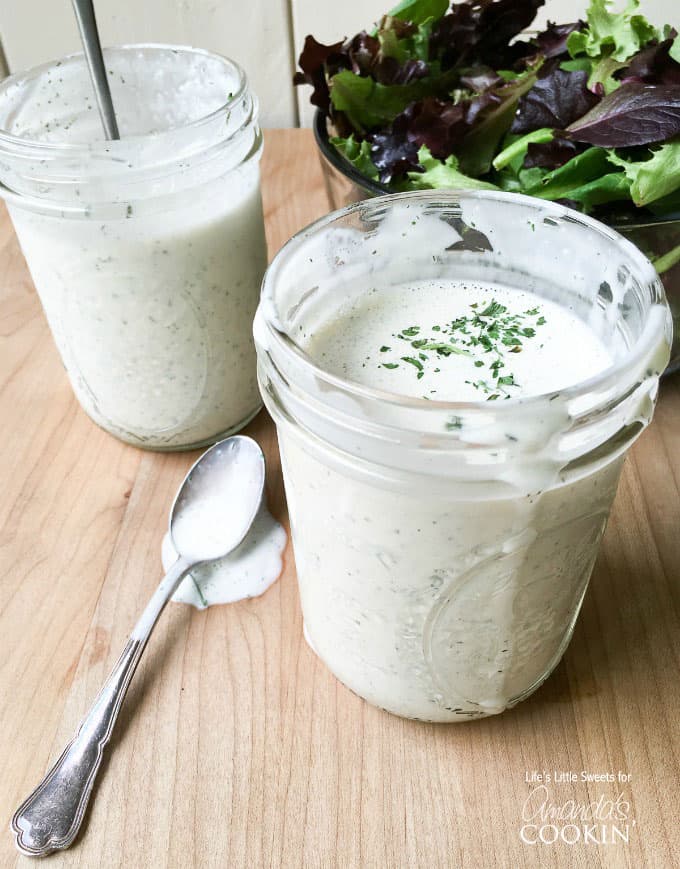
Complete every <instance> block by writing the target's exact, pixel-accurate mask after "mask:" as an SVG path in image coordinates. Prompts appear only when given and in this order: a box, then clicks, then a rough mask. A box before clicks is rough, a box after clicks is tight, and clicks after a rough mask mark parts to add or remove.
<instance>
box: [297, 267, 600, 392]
mask: <svg viewBox="0 0 680 869" xmlns="http://www.w3.org/2000/svg"><path fill="white" fill-rule="evenodd" d="M301 343H302V346H303V347H304V349H305V350H306V351H307V353H308V354H309V355H310V356H311V358H312V359H313V360H314V361H315V362H316V363H317V364H318V365H319V366H320V367H322V368H324V369H326V370H327V371H330V372H332V373H333V374H337V375H339V376H341V377H343V378H346V379H347V380H351V381H354V382H355V383H361V384H363V385H365V386H370V387H373V388H376V389H381V390H385V391H387V392H395V393H398V394H400V395H407V396H412V397H414V398H415V397H422V398H427V399H431V400H438V401H484V400H491V401H497V400H507V399H508V398H519V397H521V396H529V395H540V394H543V393H549V392H554V391H557V390H559V389H562V388H564V387H566V386H570V385H572V384H574V383H578V382H580V381H582V380H587V379H588V378H589V377H592V376H594V375H595V374H597V373H599V372H600V371H602V370H603V369H605V368H607V367H608V366H609V365H610V364H611V361H612V360H611V358H610V356H609V353H608V351H607V349H606V348H605V346H604V345H603V343H602V341H601V340H600V339H599V338H598V337H597V335H595V333H594V332H593V331H592V330H591V329H590V328H589V327H588V326H587V325H586V324H585V323H583V322H582V321H581V320H579V319H578V317H576V316H575V315H574V314H572V313H570V312H569V311H567V310H565V309H564V308H562V307H560V306H559V305H557V304H556V303H554V302H550V301H548V300H545V299H542V298H539V297H538V296H536V295H534V294H533V293H527V292H522V291H520V290H515V289H510V288H508V287H502V286H493V287H489V286H484V285H480V284H475V283H471V282H462V281H461V282H457V283H452V282H440V281H425V282H421V283H415V284H414V283H410V284H404V285H401V286H396V287H395V286H393V287H390V288H389V290H386V291H385V290H383V291H380V290H378V289H376V288H371V289H369V290H368V292H367V293H366V295H365V296H363V297H361V298H360V300H359V302H358V303H355V304H353V305H350V306H348V307H345V308H341V309H340V310H339V311H338V312H337V314H336V315H335V316H334V317H333V319H331V320H330V321H329V322H328V323H326V324H324V326H323V327H322V328H321V329H320V330H318V331H315V332H314V333H313V334H311V335H308V336H304V338H303V340H302V342H301ZM575 351H577V352H575Z"/></svg>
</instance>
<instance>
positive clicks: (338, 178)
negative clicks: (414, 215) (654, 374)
mask: <svg viewBox="0 0 680 869" xmlns="http://www.w3.org/2000/svg"><path fill="white" fill-rule="evenodd" d="M313 129H314V138H315V139H316V144H317V146H318V148H319V157H320V161H321V168H322V171H323V176H324V181H325V185H326V193H327V196H328V200H329V203H330V206H331V209H332V210H335V209H338V208H342V207H343V206H345V205H349V204H350V203H352V202H357V201H358V200H360V199H368V198H370V197H372V196H382V195H383V194H385V193H393V192H394V191H393V190H391V189H390V188H389V187H388V186H387V185H386V184H381V183H380V182H379V181H374V180H373V179H371V178H367V177H366V176H365V175H362V174H361V172H359V170H358V169H357V168H356V167H355V166H353V165H352V164H351V163H350V162H349V161H348V160H346V159H345V158H344V157H343V155H342V154H341V153H340V152H339V151H338V150H337V149H336V148H335V147H334V146H333V144H332V143H331V141H330V138H329V133H328V127H327V122H326V117H325V115H323V114H322V113H321V112H320V111H318V110H317V111H316V113H315V115H314V122H313ZM603 222H604V223H607V224H608V225H609V226H611V227H612V229H615V230H616V231H617V232H620V233H621V235H623V236H625V237H626V238H628V239H629V240H630V241H632V242H633V244H635V245H636V246H637V247H638V248H640V250H641V251H642V252H643V253H644V254H645V255H646V256H647V257H649V259H650V260H651V261H652V262H653V263H654V266H655V267H656V270H657V272H658V273H659V276H660V278H661V280H662V282H663V285H664V288H665V290H666V295H667V297H668V301H669V304H670V306H671V311H672V313H673V348H672V351H671V360H670V362H669V364H668V368H667V369H666V373H670V372H672V371H677V370H680V214H674V215H665V216H663V217H656V216H654V215H653V214H650V213H648V212H647V213H642V214H640V215H636V214H635V213H631V212H623V211H622V212H621V213H620V214H617V215H616V216H614V217H612V218H611V219H607V220H604V221H603Z"/></svg>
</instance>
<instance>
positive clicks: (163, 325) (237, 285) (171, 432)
mask: <svg viewBox="0 0 680 869" xmlns="http://www.w3.org/2000/svg"><path fill="white" fill-rule="evenodd" d="M104 57H105V64H106V70H107V73H108V77H109V83H110V86H111V92H112V97H113V102H114V106H115V110H116V115H117V118H118V123H119V127H120V131H121V136H122V138H121V139H120V140H116V141H106V140H104V138H103V132H102V127H101V122H100V119H99V115H98V113H97V108H96V104H95V101H94V94H93V92H92V86H91V83H90V79H89V75H88V71H87V66H86V64H85V61H84V59H83V56H82V54H75V55H71V56H69V57H66V58H64V59H62V60H59V61H56V62H54V63H49V64H46V65H44V66H40V67H37V68H36V69H33V70H30V71H29V72H26V73H20V74H18V75H14V76H11V77H10V78H8V79H5V81H3V82H2V83H1V84H0V184H1V185H2V186H0V195H2V196H3V197H4V199H5V201H6V203H7V206H8V209H9V213H10V216H11V218H12V222H13V224H14V228H15V230H16V234H17V236H18V238H19V242H20V244H21V248H22V250H23V253H24V256H25V258H26V262H27V264H28V267H29V270H30V272H31V276H32V278H33V281H34V283H35V287H36V289H37V291H38V294H39V295H40V299H41V301H42V304H43V307H44V310H45V314H46V316H47V320H48V322H49V325H50V328H51V330H52V334H53V336H54V340H55V342H56V345H57V347H58V349H59V352H60V354H61V358H62V360H63V363H64V366H65V368H66V371H67V373H68V376H69V379H70V381H71V385H72V387H73V390H74V392H75V394H76V396H77V398H78V400H79V402H80V404H81V405H82V407H83V409H84V410H85V412H86V413H87V414H88V415H89V416H90V417H91V418H92V419H93V420H94V421H95V422H96V423H97V424H98V425H100V426H102V427H103V428H104V429H106V430H107V431H109V432H110V433H111V434H113V435H115V436H116V437H118V438H120V439H122V440H124V441H127V442H128V443H131V444H135V445H137V446H140V447H147V448H150V449H159V450H173V449H185V448H186V449H188V448H192V447H196V446H201V445H203V444H207V443H210V442H212V441H214V440H217V439H219V438H221V437H222V436H223V435H226V434H228V433H231V432H234V431H237V430H238V429H240V428H241V427H242V426H243V425H245V424H246V423H247V422H248V421H249V420H250V419H251V418H252V417H253V416H254V415H255V414H256V413H257V411H258V409H259V407H260V398H259V393H258V390H257V383H256V373H255V349H254V346H253V340H252V319H253V316H254V313H255V309H256V306H257V300H258V295H259V288H260V282H261V279H262V274H263V272H264V269H265V267H266V258H267V254H266V242H265V234H264V222H263V216H262V203H261V197H260V177H259V161H260V155H261V153H262V136H261V133H260V129H259V127H258V122H257V101H256V99H255V97H254V96H253V94H252V93H251V91H250V89H249V86H248V82H247V79H246V76H245V74H244V72H243V70H242V69H241V68H240V67H239V66H238V65H237V64H236V63H234V62H233V61H231V60H227V59H226V58H223V57H219V56H217V55H215V54H210V53H208V52H206V51H200V50H198V49H194V48H187V47H179V46H168V45H130V46H123V47H120V48H111V49H107V50H105V52H104Z"/></svg>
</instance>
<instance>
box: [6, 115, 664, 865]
mask: <svg viewBox="0 0 680 869" xmlns="http://www.w3.org/2000/svg"><path fill="white" fill-rule="evenodd" d="M263 188H264V190H263V195H264V202H265V213H266V219H267V235H268V240H269V246H270V250H271V251H272V253H273V252H274V251H276V250H277V249H278V248H279V246H280V245H281V244H282V243H283V242H284V241H285V240H286V239H287V238H288V237H289V236H290V235H291V234H292V233H293V232H294V231H296V230H297V229H299V228H300V227H301V226H303V225H304V224H305V223H307V222H309V221H310V220H312V219H313V218H315V217H317V216H318V215H320V214H322V213H324V212H325V211H327V210H328V203H327V199H326V194H325V189H324V185H323V180H322V177H321V173H320V170H319V167H318V162H317V159H316V155H315V152H314V144H313V141H312V137H311V134H310V133H309V132H308V131H301V130H288V131H280V132H278V131H277V132H272V133H269V134H268V135H267V137H266V148H265V157H264V162H263ZM0 289H1V292H2V304H1V307H0V324H1V329H0V335H1V345H0V348H1V354H2V355H1V358H0V420H1V421H2V423H1V425H0V456H1V457H2V460H1V461H2V463H1V467H0V491H2V499H1V500H0V529H1V530H0V553H1V564H0V567H1V570H0V583H1V584H2V586H1V588H2V594H1V596H0V653H1V654H0V698H1V707H0V782H1V786H0V819H2V823H3V825H5V824H6V825H8V824H9V819H10V817H11V814H12V811H13V810H14V808H15V807H16V805H17V804H18V803H19V802H20V800H21V799H22V798H23V797H24V796H25V795H26V794H27V792H28V791H30V790H31V789H32V788H33V786H34V785H35V784H36V783H37V782H38V781H39V779H40V778H41V777H42V775H43V773H44V771H45V770H46V768H47V766H48V764H49V763H50V762H51V760H53V759H54V758H56V756H57V755H58V754H59V753H60V752H61V750H62V747H63V745H64V744H65V743H66V742H67V740H68V739H69V738H70V737H71V735H72V733H73V731H74V729H75V727H76V725H77V723H78V721H79V719H80V718H81V716H82V715H83V713H84V712H85V711H86V709H87V708H88V705H89V704H90V702H91V700H92V698H93V697H94V695H95V694H96V692H97V690H98V689H99V687H100V685H101V683H102V681H103V679H104V678H105V676H106V674H107V672H108V670H109V669H110V667H111V666H112V665H113V663H114V662H115V660H116V658H117V657H118V654H119V652H120V650H121V648H122V646H123V644H124V641H125V637H126V635H127V632H128V631H129V629H130V628H131V626H132V624H133V622H134V620H135V616H136V614H137V613H139V611H140V610H141V608H142V606H143V605H144V603H145V602H146V600H147V597H148V596H149V594H150V593H151V591H152V590H153V588H154V587H155V585H156V583H157V582H158V580H159V578H160V574H161V568H160V542H161V538H162V536H163V531H164V528H165V523H166V513H167V509H168V505H169V504H170V501H171V498H172V496H173V493H174V491H175V489H176V487H177V485H178V483H179V482H180V480H181V478H182V476H183V474H184V473H185V471H186V469H187V467H188V466H189V464H190V463H191V462H192V461H193V460H194V458H195V454H186V453H185V454H169V455H162V454H154V453H148V452H141V451H139V450H137V449H135V448H133V447H130V446H126V445H124V444H122V443H119V442H118V441H117V440H115V439H114V438H112V437H111V436H109V435H108V434H106V433H105V432H103V431H102V430H100V429H99V428H97V427H96V426H95V425H94V424H93V423H92V422H90V420H89V419H88V418H87V417H86V416H85V414H84V413H83V412H82V411H81V410H80V409H79V407H78V405H77V403H76V400H75V399H74V397H73V395H72V393H71V390H70V387H69V385H68V382H67V380H66V376H65V373H64V371H63V369H62V367H61V364H60V361H59V359H58V356H57V352H56V350H55V348H54V345H53V343H52V340H51V338H50V335H49V332H48V328H47V325H46V322H45V319H44V316H43V314H42V311H41V308H40V304H39V302H38V299H37V297H36V294H35V291H34V289H33V286H32V284H31V280H30V278H29V275H28V272H27V270H26V266H25V264H24V261H23V258H22V256H21V253H20V251H19V248H18V246H17V243H16V240H15V237H14V234H13V231H12V227H11V224H10V222H9V220H8V218H7V216H6V214H4V212H3V214H2V216H1V217H0ZM247 432H248V433H249V434H251V435H253V436H254V437H255V438H257V439H258V441H259V442H260V443H261V444H262V446H263V448H264V449H265V452H266V454H267V457H268V462H269V482H268V490H269V500H270V505H271V508H272V510H273V512H274V513H275V515H277V516H278V517H279V518H280V519H281V521H283V522H284V523H285V522H286V512H285V503H284V496H283V487H282V482H281V473H280V466H279V461H278V455H277V449H276V438H275V433H274V429H273V425H272V423H271V421H270V420H269V418H268V417H267V416H266V413H264V412H263V413H261V414H260V415H259V417H258V418H257V419H256V420H255V422H253V423H252V424H251V425H250V426H249V427H248V429H247ZM679 489H680V380H679V379H678V378H677V377H675V378H670V379H668V380H667V381H666V382H665V383H664V384H663V387H662V390H661V398H660V402H659V406H658V408H657V412H656V417H655V420H654V423H653V424H652V425H651V426H650V428H649V429H648V430H647V432H646V433H645V434H644V435H643V436H642V438H641V439H640V440H639V441H638V443H637V444H636V446H635V447H634V449H633V450H632V455H631V456H630V458H629V459H628V461H627V463H626V467H625V470H624V473H623V478H622V481H621V486H620V489H619V492H618V496H617V499H616V503H615V505H614V510H613V513H612V517H611V520H610V523H609V527H608V530H607V533H606V537H605V540H604V545H603V549H602V553H601V556H600V558H599V561H598V563H597V567H596V569H595V573H594V575H593V578H592V582H591V586H590V590H589V592H588V594H587V597H586V600H585V604H584V606H583V611H582V614H581V617H580V619H579V622H578V625H577V627H576V632H575V634H574V639H573V640H572V643H571V646H570V647H569V649H568V651H567V653H566V655H565V657H564V659H563V661H562V663H561V664H560V665H559V667H558V668H557V670H556V672H555V673H554V675H553V676H552V677H551V678H550V679H549V680H548V682H547V683H546V684H545V685H544V686H543V687H542V688H541V689H540V690H539V691H538V692H537V693H536V694H535V695H534V696H533V697H531V698H530V699H529V700H527V701H526V702H524V703H522V704H520V705H519V706H518V707H517V708H515V709H514V710H512V711H510V712H506V713H505V714H503V715H501V716H497V717H493V718H489V719H485V720H478V721H474V722H467V723H460V724H453V725H428V724H421V723H416V722H410V721H405V720H401V719H399V718H396V717H393V716H391V715H388V714H387V713H385V712H381V711H380V710H378V709H375V708H372V707H371V706H369V705H367V704H366V703H364V702H363V701H362V700H360V699H359V698H357V697H356V696H354V695H353V694H351V693H350V692H349V691H348V690H346V689H345V688H344V687H343V686H342V685H340V684H339V683H338V682H337V681H336V680H335V679H334V677H333V676H332V675H331V674H330V673H329V672H328V671H327V670H326V669H325V667H324V666H323V665H322V664H321V663H320V662H319V661H318V660H317V659H316V657H315V656H314V655H313V654H312V652H311V651H310V650H309V648H308V647H307V646H306V644H305V642H304V640H303V638H302V621H301V615H300V608H299V602H298V593H297V588H296V582H295V567H294V562H293V556H292V553H291V552H290V550H288V551H287V553H286V557H285V569H284V571H283V574H282V576H281V578H280V580H279V582H278V583H276V584H275V585H274V586H273V587H272V588H271V589H270V590H269V591H268V592H267V593H266V594H265V595H264V596H263V597H261V598H258V599H255V600H250V601H244V602H242V603H239V604H234V605H231V606H221V607H214V608H212V609H210V610H207V611H204V612H198V611H196V610H194V609H192V608H190V607H188V606H183V605H176V604H173V605H171V606H170V607H169V608H168V611H166V613H165V614H164V616H163V618H162V620H161V622H160V623H159V625H158V628H157V630H156V632H155V634H154V636H153V638H152V640H151V642H150V646H149V648H148V650H147V653H146V655H145V658H144V659H143V662H142V664H141V666H140V670H139V672H138V675H137V677H136V679H135V681H134V683H133V686H132V688H131V691H130V694H129V696H128V700H127V702H126V704H125V706H124V708H123V711H122V713H121V718H120V719H119V723H118V727H117V730H116V733H115V735H114V739H113V744H112V746H111V748H112V750H109V752H108V760H107V761H105V766H104V768H103V770H102V774H101V775H100V779H99V783H98V785H97V787H96V790H95V798H94V800H93V803H92V804H91V809H90V811H89V814H88V817H87V819H86V824H85V826H84V829H83V833H82V834H81V836H80V838H79V840H78V841H77V842H76V844H75V845H74V846H73V847H72V848H71V849H70V850H69V851H66V852H62V853H60V854H58V855H53V856H52V857H50V858H49V863H48V865H49V866H55V867H59V866H78V867H84V869H95V867H96V869H107V867H114V866H115V867H118V866H124V867H134V869H143V867H154V869H155V867H164V866H170V867H190V866H197V867H199V866H200V867H212V866H215V867H226V866H232V867H249V869H251V867H252V869H258V867H269V866H280V865H283V866H286V867H298V866H304V867H324V869H325V867H331V866H336V865H337V866H343V867H371V869H372V867H376V869H377V867H381V869H382V867H402V866H403V867H406V866H409V867H410V866H423V867H468V866H480V867H496V866H499V867H519V866H529V867H534V866H536V867H551V866H565V867H572V866H573V867H581V866H588V867H589V866H607V867H609V866H612V867H618V866H630V867H636V869H637V867H645V866H649V867H654V869H665V867H669V869H670V867H674V866H675V867H677V866H680V834H679V827H680V825H679V824H678V820H679V817H678V795H677V794H678V780H679V774H680V766H679V755H680V679H679V678H678V664H679V658H680V642H679V636H680V633H679V627H680V618H679V613H680V590H679V585H680V521H679V520H680V494H679ZM534 771H548V772H550V773H551V775H552V774H553V773H554V771H570V772H575V773H576V774H577V776H578V777H579V779H580V777H581V773H582V771H583V772H585V773H590V774H602V773H608V772H610V773H614V774H615V775H616V776H617V777H618V774H619V772H620V773H622V774H623V778H624V779H625V781H623V782H621V781H618V780H617V781H616V782H614V783H599V782H590V783H588V782H583V781H580V780H579V781H577V782H571V783H565V782H562V783H555V782H553V783H551V784H550V785H549V786H548V787H549V790H550V799H551V801H552V802H553V803H555V804H558V805H559V806H563V805H564V804H565V803H566V802H567V801H568V800H575V801H578V802H592V801H597V800H598V799H599V798H600V796H601V795H604V797H605V798H606V799H613V800H616V799H617V797H619V794H622V795H623V796H622V797H621V798H620V800H623V802H621V801H620V803H619V806H620V807H621V808H622V810H623V811H624V813H625V814H627V816H628V824H629V841H628V843H627V844H626V843H623V842H622V841H621V840H620V839H618V840H617V843H615V844H599V845H598V844H594V843H592V842H590V843H589V844H582V843H581V844H574V845H567V844H565V843H564V842H558V843H557V844H553V845H545V844H536V845H531V844H524V843H523V842H522V840H521V838H520V828H521V826H522V823H523V821H522V813H523V805H524V801H525V800H526V798H527V795H528V794H529V792H530V790H531V789H532V788H533V787H536V785H535V784H533V785H532V784H531V783H529V782H528V781H527V776H529V777H530V776H531V774H532V772H534ZM626 803H627V804H628V807H627V809H626V805H625V804H626ZM565 823H567V822H564V821H562V822H560V827H563V826H564V824H565ZM605 826H607V825H605ZM618 826H619V827H620V828H623V827H624V826H625V823H624V822H622V823H620V824H619V825H618ZM551 835H552V833H550V832H547V833H545V834H544V836H545V838H547V839H550V837H551ZM565 835H566V838H569V839H570V838H572V837H573V836H574V835H575V833H574V832H573V830H567V832H566V834H565ZM605 835H608V836H610V835H615V834H614V833H613V832H612V831H611V829H610V828H609V826H607V831H606V833H605ZM595 836H596V838H601V837H602V834H601V832H600V831H599V829H598V830H597V831H596V833H595ZM528 837H529V838H531V837H532V833H531V832H529V833H528ZM29 862H30V860H29V859H28V858H22V857H19V856H18V855H17V854H16V852H15V851H14V847H13V843H12V839H11V836H10V834H9V832H7V833H4V834H3V835H2V836H0V863H1V865H2V866H15V865H21V866H24V865H25V866H28V865H29Z"/></svg>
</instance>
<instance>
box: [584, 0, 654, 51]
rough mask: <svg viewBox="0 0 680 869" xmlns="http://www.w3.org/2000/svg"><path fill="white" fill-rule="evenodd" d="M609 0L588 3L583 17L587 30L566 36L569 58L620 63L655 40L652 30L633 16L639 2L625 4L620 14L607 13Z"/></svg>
mask: <svg viewBox="0 0 680 869" xmlns="http://www.w3.org/2000/svg"><path fill="white" fill-rule="evenodd" d="M609 6H610V0H591V2H590V6H589V7H588V11H587V13H586V23H587V27H586V28H585V29H584V30H576V31H574V32H573V33H570V34H569V38H568V39H567V48H568V50H569V54H571V56H572V57H576V56H577V55H579V54H587V55H588V56H589V57H600V56H611V57H613V58H614V60H618V61H623V60H627V59H628V58H629V57H632V56H633V55H634V54H635V53H636V52H638V51H639V50H640V49H641V48H642V46H643V45H645V44H646V43H647V42H649V40H650V39H658V38H659V36H660V34H659V32H658V31H657V29H656V27H654V26H653V25H652V24H650V23H649V21H647V19H646V18H645V17H644V16H643V15H637V14H636V13H637V10H638V9H639V7H640V3H639V0H628V4H627V5H626V8H625V9H624V10H623V11H622V12H610V11H609Z"/></svg>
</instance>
